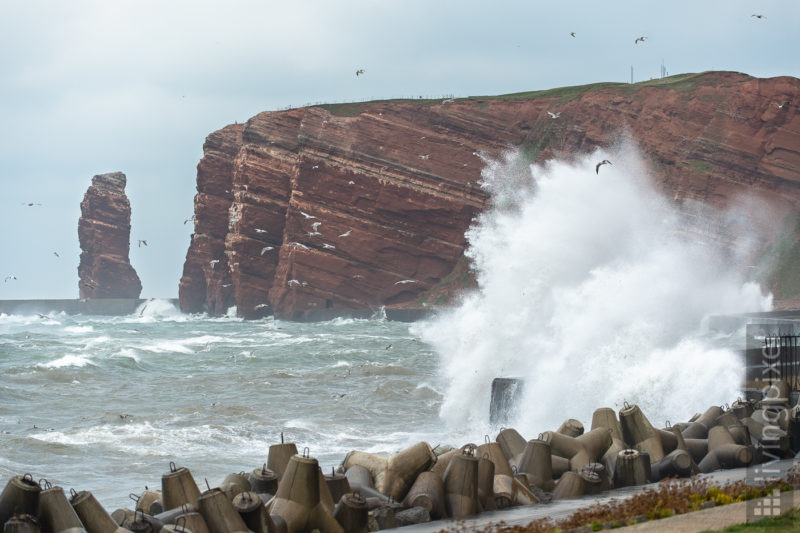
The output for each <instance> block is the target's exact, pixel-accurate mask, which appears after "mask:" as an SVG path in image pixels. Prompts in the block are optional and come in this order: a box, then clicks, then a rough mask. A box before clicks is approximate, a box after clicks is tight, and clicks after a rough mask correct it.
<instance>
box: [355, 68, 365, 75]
mask: <svg viewBox="0 0 800 533" xmlns="http://www.w3.org/2000/svg"><path fill="white" fill-rule="evenodd" d="M362 74H364V69H363V68H360V69H358V70H357V71H356V76H361V75H362Z"/></svg>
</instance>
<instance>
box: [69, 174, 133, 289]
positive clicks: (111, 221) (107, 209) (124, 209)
mask: <svg viewBox="0 0 800 533" xmlns="http://www.w3.org/2000/svg"><path fill="white" fill-rule="evenodd" d="M125 183H126V178H125V174H123V173H122V172H111V173H108V174H98V175H97V176H94V177H93V178H92V185H91V186H90V187H89V188H88V189H87V190H86V194H85V195H84V197H83V201H82V202H81V218H80V220H79V221H78V240H79V241H80V246H81V261H80V264H79V265H78V277H79V278H80V280H79V282H78V286H79V289H80V297H81V298H138V297H139V294H140V293H141V292H142V282H141V281H140V280H139V276H138V275H137V274H136V271H135V270H134V269H133V267H132V266H131V263H130V259H129V257H128V255H129V253H130V234H131V203H130V201H128V197H127V196H126V195H125Z"/></svg>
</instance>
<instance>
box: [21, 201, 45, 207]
mask: <svg viewBox="0 0 800 533" xmlns="http://www.w3.org/2000/svg"><path fill="white" fill-rule="evenodd" d="M22 205H26V206H28V207H33V206H34V205H42V204H40V203H39V202H22Z"/></svg>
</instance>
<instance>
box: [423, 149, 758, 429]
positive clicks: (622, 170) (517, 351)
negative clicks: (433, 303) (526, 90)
mask: <svg viewBox="0 0 800 533" xmlns="http://www.w3.org/2000/svg"><path fill="white" fill-rule="evenodd" d="M605 158H608V159H610V160H612V161H613V164H612V165H604V166H602V167H601V168H600V169H599V173H598V172H596V169H595V164H596V162H597V161H601V160H602V159H605ZM519 161H520V158H519V157H517V156H516V155H515V154H506V155H505V157H504V158H503V159H502V160H500V161H493V162H487V166H486V167H485V169H484V172H483V177H482V186H483V187H485V188H486V189H487V190H488V191H489V192H490V194H491V195H492V200H493V207H492V208H491V209H489V210H488V211H487V212H485V213H484V214H482V215H481V216H480V217H479V218H478V220H477V221H476V224H475V225H474V226H473V227H472V228H470V230H469V231H468V232H467V239H468V243H469V245H468V250H467V256H468V257H469V258H470V259H471V260H472V263H473V268H474V269H475V271H476V274H477V280H478V285H479V289H478V290H477V291H475V292H474V293H472V294H469V295H466V296H465V297H464V298H463V300H462V302H461V304H460V306H459V307H458V308H456V309H454V310H452V311H449V312H446V313H444V314H443V315H440V316H439V317H438V318H436V319H434V320H432V321H430V322H427V323H424V324H421V325H419V326H418V329H417V333H419V334H420V335H421V336H422V338H424V339H425V340H426V341H427V342H429V343H431V344H432V345H433V346H434V348H435V349H436V351H437V353H438V354H439V357H440V372H441V374H442V378H443V380H444V381H445V387H446V389H447V390H446V393H445V399H444V401H443V404H442V407H441V416H442V418H443V419H444V420H445V421H447V422H448V423H450V424H451V425H452V427H451V429H452V430H454V431H456V432H458V431H459V429H458V428H462V429H463V428H471V431H473V432H474V431H475V430H478V429H488V414H489V401H490V387H491V381H492V379H493V378H495V377H519V378H523V379H524V381H525V397H524V398H523V403H522V406H523V407H522V408H521V409H520V411H521V415H520V419H519V420H517V421H516V423H515V427H517V428H518V429H519V430H520V431H521V432H523V435H525V434H527V435H531V436H535V435H536V434H537V433H538V432H541V431H545V430H548V429H555V428H556V427H558V425H559V424H560V423H561V422H562V421H563V420H565V419H566V418H577V419H579V420H581V421H583V422H584V423H585V424H588V422H589V421H590V420H591V414H592V412H593V410H594V409H596V408H598V407H613V408H616V409H619V408H620V407H621V406H622V403H623V402H624V401H627V402H629V403H638V404H639V405H640V406H641V407H642V409H643V410H644V411H645V412H646V413H647V414H648V416H649V417H650V418H651V420H652V421H653V423H654V424H661V423H663V422H664V420H666V419H672V420H679V419H686V418H688V417H689V416H691V414H693V413H694V412H695V411H699V410H703V409H705V408H706V407H708V406H709V405H712V404H715V403H716V404H722V403H725V402H730V401H732V400H734V399H736V397H737V396H738V395H739V392H738V391H739V390H740V389H739V387H740V383H741V379H742V376H743V369H742V363H741V362H740V361H739V359H738V357H737V356H736V355H735V354H734V353H733V352H732V351H730V350H728V349H724V348H720V347H715V346H713V345H712V344H711V342H710V341H709V340H708V339H707V335H706V336H704V335H703V331H702V328H701V323H702V321H703V319H704V318H705V317H707V316H708V315H710V314H714V313H733V312H743V311H760V310H768V309H769V308H770V307H771V302H772V296H771V295H766V296H765V295H763V294H762V292H761V290H760V288H759V286H758V285H757V284H754V283H749V282H744V279H743V277H742V276H741V275H740V273H739V272H737V269H736V268H735V267H734V266H733V265H734V264H736V263H737V262H740V261H741V260H742V259H743V257H745V255H744V254H745V252H746V250H744V248H745V247H744V246H742V247H741V248H742V249H740V250H733V251H731V250H723V249H721V248H719V247H717V246H715V245H714V243H713V242H699V241H698V239H697V238H696V237H695V238H693V239H688V238H686V227H687V224H688V219H687V218H686V216H685V214H682V213H681V212H679V211H678V210H677V209H676V208H675V207H674V206H672V205H671V204H670V203H669V202H667V201H666V200H665V199H664V198H663V197H661V196H660V195H659V194H657V193H656V192H655V191H654V190H653V188H652V187H651V185H650V184H649V183H648V180H647V179H646V171H645V168H644V165H643V164H642V162H641V161H640V160H639V158H638V156H637V154H636V153H635V152H634V150H632V149H624V150H621V151H620V152H618V153H614V154H608V153H604V152H597V153H595V154H592V155H591V156H589V157H586V158H582V159H580V160H578V161H576V162H574V163H565V162H559V161H555V162H551V163H549V164H547V165H546V166H528V165H526V164H520V163H519ZM718 216H719V217H724V216H725V215H724V214H719V215H718ZM743 237H744V236H743ZM745 241H747V239H744V238H743V239H742V242H743V243H744V242H745ZM739 264H740V263H739ZM531 438H532V437H531Z"/></svg>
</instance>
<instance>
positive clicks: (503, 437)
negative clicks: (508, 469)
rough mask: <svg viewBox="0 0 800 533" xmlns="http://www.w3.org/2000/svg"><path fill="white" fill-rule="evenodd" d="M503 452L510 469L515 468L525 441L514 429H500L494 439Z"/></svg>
mask: <svg viewBox="0 0 800 533" xmlns="http://www.w3.org/2000/svg"><path fill="white" fill-rule="evenodd" d="M494 440H496V441H497V443H498V444H499V445H500V449H501V450H503V455H504V456H505V458H506V461H508V464H509V465H511V466H512V467H515V466H517V464H518V463H519V458H520V457H521V456H522V452H523V451H524V450H525V444H527V441H526V440H525V439H524V438H523V437H522V435H520V434H519V432H518V431H517V430H516V429H514V428H505V429H501V430H500V433H498V434H497V437H495V439H494Z"/></svg>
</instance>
